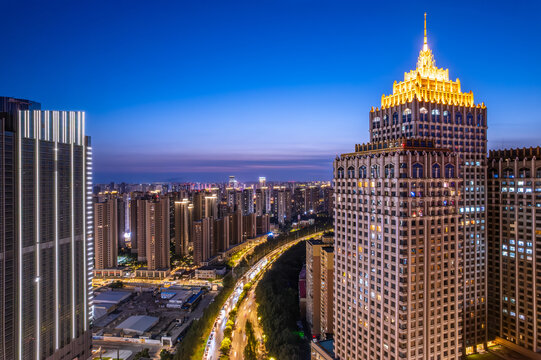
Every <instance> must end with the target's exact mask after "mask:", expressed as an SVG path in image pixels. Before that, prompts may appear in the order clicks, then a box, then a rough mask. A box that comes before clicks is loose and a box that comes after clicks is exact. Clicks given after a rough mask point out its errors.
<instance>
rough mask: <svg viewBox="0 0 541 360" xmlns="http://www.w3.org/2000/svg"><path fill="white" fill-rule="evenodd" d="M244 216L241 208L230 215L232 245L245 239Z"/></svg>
mask: <svg viewBox="0 0 541 360" xmlns="http://www.w3.org/2000/svg"><path fill="white" fill-rule="evenodd" d="M243 218H244V217H243V216H242V213H241V211H240V209H239V210H237V211H235V212H234V213H232V214H231V215H230V216H229V243H230V244H231V245H237V244H240V243H242V242H243V241H244V236H243V234H244V226H243V220H244V219H243Z"/></svg>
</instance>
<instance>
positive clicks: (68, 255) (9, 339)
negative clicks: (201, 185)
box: [0, 97, 94, 360]
mask: <svg viewBox="0 0 541 360" xmlns="http://www.w3.org/2000/svg"><path fill="white" fill-rule="evenodd" d="M91 159H92V148H91V144H90V138H89V137H87V136H86V135H85V114H84V112H80V111H44V110H40V105H39V104H38V103H35V102H32V101H28V100H21V99H14V98H6V97H1V98H0V169H1V170H0V171H1V172H0V229H1V230H0V359H2V360H12V359H25V360H26V359H51V360H56V359H73V358H81V359H86V358H88V357H89V356H90V355H91V353H90V350H91V332H90V315H91V314H90V299H91V296H92V287H91V278H92V272H91V270H90V269H91V268H92V261H93V255H92V253H93V246H94V240H93V238H92V232H93V219H92V198H91V191H92V188H91V184H92V160H91ZM87 209H88V211H87Z"/></svg>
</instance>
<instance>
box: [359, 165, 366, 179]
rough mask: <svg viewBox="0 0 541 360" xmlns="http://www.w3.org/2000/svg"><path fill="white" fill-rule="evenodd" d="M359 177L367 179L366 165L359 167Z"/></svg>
mask: <svg viewBox="0 0 541 360" xmlns="http://www.w3.org/2000/svg"><path fill="white" fill-rule="evenodd" d="M359 178H361V179H366V166H364V165H363V166H361V167H360V168H359Z"/></svg>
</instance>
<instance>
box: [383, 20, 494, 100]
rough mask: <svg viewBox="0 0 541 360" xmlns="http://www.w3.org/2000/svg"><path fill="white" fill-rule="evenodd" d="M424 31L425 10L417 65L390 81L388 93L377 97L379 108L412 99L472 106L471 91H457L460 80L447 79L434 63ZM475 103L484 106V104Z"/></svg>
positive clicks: (444, 70) (447, 71)
mask: <svg viewBox="0 0 541 360" xmlns="http://www.w3.org/2000/svg"><path fill="white" fill-rule="evenodd" d="M426 33H427V32H426V13H425V28H424V42H423V47H422V48H421V51H420V52H419V58H418V59H417V67H416V68H415V70H411V71H410V72H406V73H404V81H401V82H399V83H397V82H396V81H395V82H394V84H393V94H392V95H387V96H386V95H385V94H384V95H382V96H381V108H382V109H384V108H388V107H391V106H395V105H399V104H405V103H407V102H411V101H412V100H413V99H414V98H416V99H418V100H419V101H428V102H435V103H438V104H449V105H460V106H475V104H474V101H473V93H472V92H471V91H470V92H469V93H463V92H461V91H460V80H459V79H456V81H452V80H449V69H443V68H438V67H437V66H436V61H435V60H434V55H433V54H432V50H430V48H429V47H428V38H427V35H426ZM477 106H481V107H484V104H480V105H477Z"/></svg>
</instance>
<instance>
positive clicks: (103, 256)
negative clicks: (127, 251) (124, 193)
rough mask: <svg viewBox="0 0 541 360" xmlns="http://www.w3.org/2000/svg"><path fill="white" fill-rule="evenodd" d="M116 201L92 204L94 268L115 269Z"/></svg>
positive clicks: (116, 239) (116, 243)
mask: <svg viewBox="0 0 541 360" xmlns="http://www.w3.org/2000/svg"><path fill="white" fill-rule="evenodd" d="M117 205H118V201H117V199H115V198H112V199H106V200H103V201H101V202H96V203H94V268H95V269H97V270H103V269H113V268H116V267H117V257H118V235H119V232H118V220H117V216H118V209H117Z"/></svg>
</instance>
